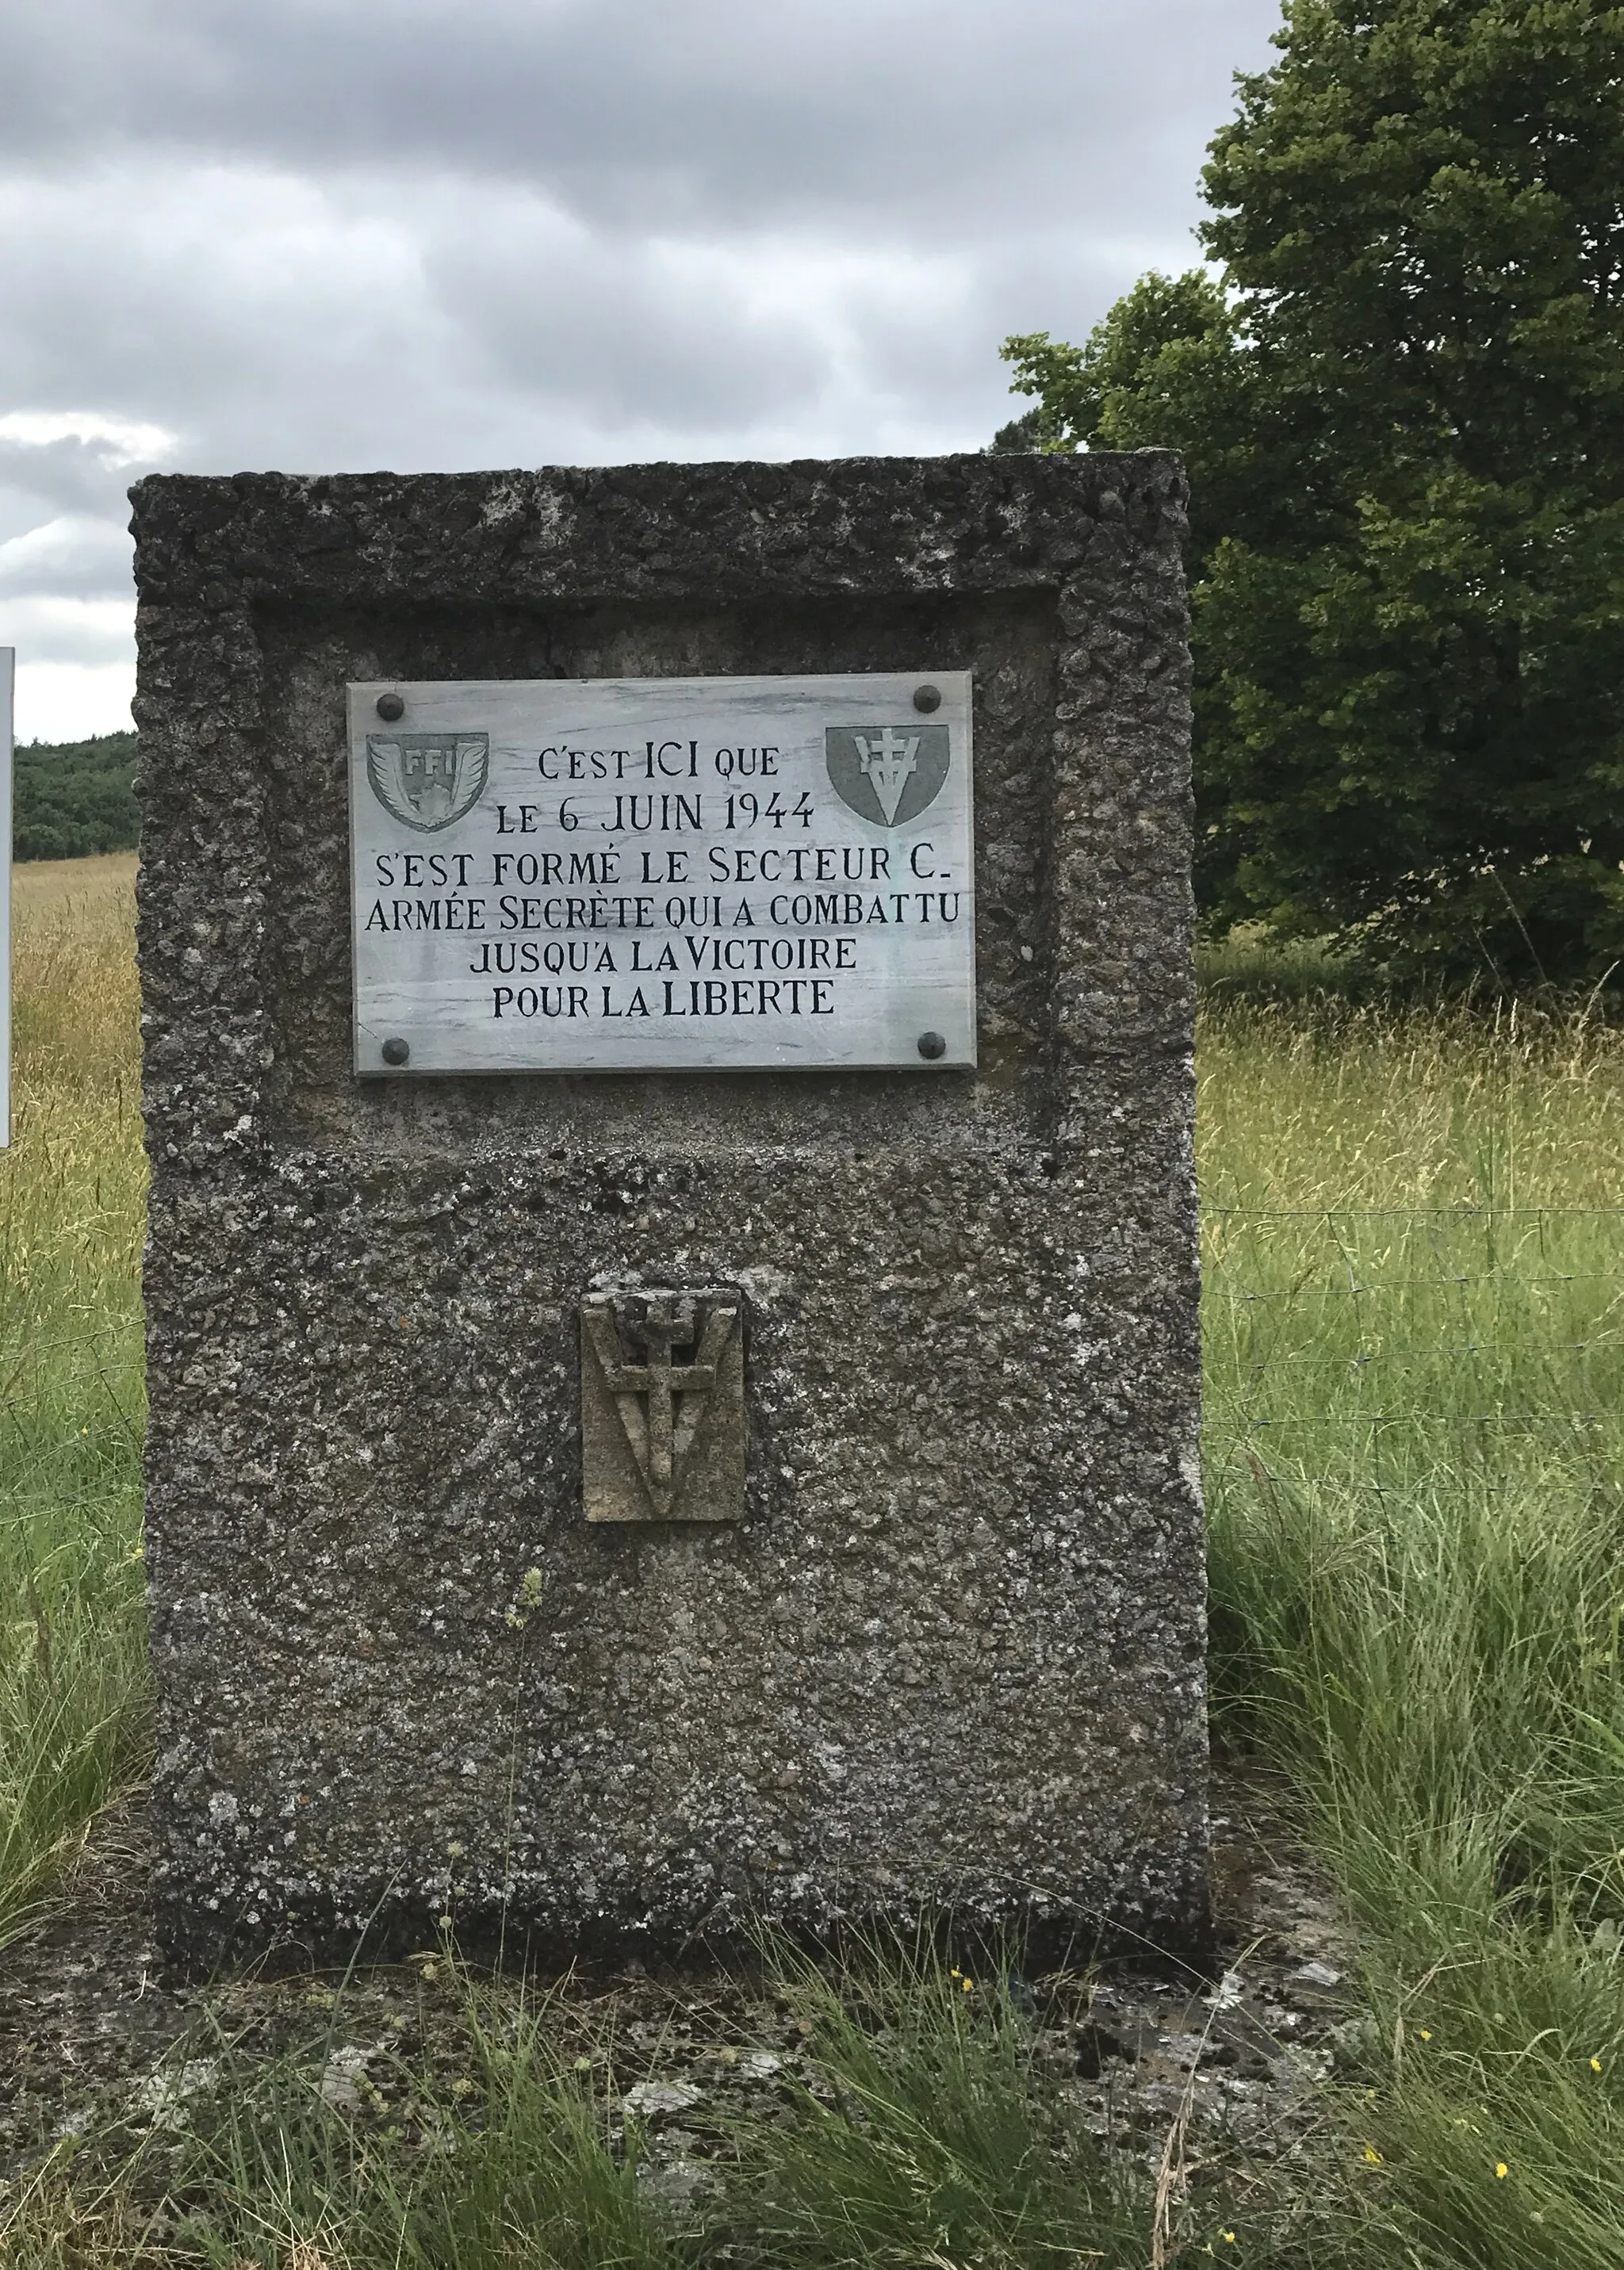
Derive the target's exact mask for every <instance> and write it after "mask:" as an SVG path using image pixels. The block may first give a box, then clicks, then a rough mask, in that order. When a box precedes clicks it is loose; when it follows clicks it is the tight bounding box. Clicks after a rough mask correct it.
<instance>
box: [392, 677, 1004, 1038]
mask: <svg viewBox="0 0 1624 2270" xmlns="http://www.w3.org/2000/svg"><path fill="white" fill-rule="evenodd" d="M349 730H350V815H351V828H350V839H351V857H352V869H351V908H352V928H353V938H354V971H355V1068H356V1071H357V1072H359V1073H362V1074H367V1075H377V1076H379V1077H383V1078H397V1079H398V1078H403V1077H404V1078H410V1077H412V1075H413V1074H416V1073H419V1072H656V1071H682V1070H685V1069H698V1068H701V1067H704V1068H710V1067H729V1066H734V1067H745V1066H772V1067H774V1068H775V1069H776V1068H791V1067H794V1066H797V1065H805V1066H811V1067H819V1066H831V1065H843V1066H849V1067H853V1068H857V1067H864V1066H867V1067H876V1068H878V1067H886V1066H891V1067H896V1068H899V1069H900V1068H904V1067H906V1068H907V1069H908V1070H911V1071H916V1072H922V1073H930V1072H939V1071H942V1070H955V1069H961V1068H965V1067H969V1066H973V1065H974V1064H975V900H974V873H973V849H974V845H973V832H972V811H973V806H972V801H971V774H970V754H971V753H970V677H969V673H968V671H933V672H931V673H930V674H929V675H928V676H925V675H923V674H919V675H906V674H901V673H886V674H864V675H856V674H843V675H838V676H834V675H831V676H828V677H816V678H690V679H682V678H666V679H538V680H513V679H508V680H491V681H480V680H465V681H459V682H456V683H449V684H439V685H408V684H398V683H395V684H383V683H379V684H374V685H355V686H351V687H350V688H349Z"/></svg>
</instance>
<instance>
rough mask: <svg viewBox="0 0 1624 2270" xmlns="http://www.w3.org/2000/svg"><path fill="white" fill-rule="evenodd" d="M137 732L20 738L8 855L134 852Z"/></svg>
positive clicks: (138, 820) (72, 856) (69, 856)
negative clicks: (61, 739) (62, 738)
mask: <svg viewBox="0 0 1624 2270" xmlns="http://www.w3.org/2000/svg"><path fill="white" fill-rule="evenodd" d="M135 776H136V737H135V735H134V734H133V733H101V734H99V735H97V737H96V738H94V739H93V740H89V741H64V742H60V743H53V742H49V741H33V742H25V743H23V744H22V745H21V746H19V749H18V751H17V754H16V761H15V766H14V771H13V778H12V783H11V787H12V803H11V856H12V857H13V858H16V859H84V858H87V857H90V856H91V855H92V854H93V853H95V852H99V851H133V850H134V849H135V848H136V842H137V837H138V836H139V835H140V832H141V815H140V812H139V811H138V810H137V805H136V797H135Z"/></svg>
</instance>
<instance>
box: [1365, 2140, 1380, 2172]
mask: <svg viewBox="0 0 1624 2270" xmlns="http://www.w3.org/2000/svg"><path fill="white" fill-rule="evenodd" d="M1365 2157H1366V2159H1367V2160H1368V2162H1370V2165H1371V2166H1372V2167H1373V2168H1379V2167H1380V2166H1381V2164H1382V2155H1381V2154H1380V2153H1379V2152H1378V2151H1377V2150H1376V2146H1375V2145H1374V2144H1367V2145H1366V2146H1365Z"/></svg>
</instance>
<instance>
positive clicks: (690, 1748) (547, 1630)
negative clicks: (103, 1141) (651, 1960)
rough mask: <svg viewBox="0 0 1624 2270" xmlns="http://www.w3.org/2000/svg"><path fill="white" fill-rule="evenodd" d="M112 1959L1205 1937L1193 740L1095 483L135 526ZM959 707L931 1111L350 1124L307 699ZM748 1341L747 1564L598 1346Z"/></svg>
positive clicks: (715, 493)
mask: <svg viewBox="0 0 1624 2270" xmlns="http://www.w3.org/2000/svg"><path fill="white" fill-rule="evenodd" d="M133 494H134V499H135V503H136V518H135V529H136V534H137V575H138V581H139V587H140V595H141V607H140V619H139V635H140V649H141V665H140V668H141V675H140V692H139V695H138V699H137V722H138V724H139V726H140V730H141V747H142V774H141V777H142V793H143V796H144V799H145V802H144V839H143V860H142V875H141V884H140V909H141V961H142V979H143V986H144V992H145V1012H146V1050H147V1055H146V1110H147V1129H148V1144H149V1149H150V1153H151V1157H152V1235H151V1242H150V1246H149V1250H148V1259H147V1302H148V1316H149V1324H150V1341H149V1346H150V1363H151V1393H152V1419H151V1427H150V1431H149V1435H148V1450H147V1461H148V1465H147V1472H148V1532H147V1534H148V1567H149V1569H150V1572H151V1584H152V1632H153V1651H154V1658H155V1662H156V1665H157V1672H158V1680H159V1712H160V1727H159V1734H160V1759H159V1775H158V1783H157V1793H156V1817H157V1822H158V1831H159V1842H160V1853H161V1858H160V1862H159V1876H158V1917H159V1930H160V1932H161V1933H162V1934H163V1936H164V1938H165V1940H167V1944H168V1945H169V1947H171V1948H172V1949H174V1950H175V1951H176V1952H179V1953H182V1954H187V1955H189V1956H191V1957H192V1958H193V1959H196V1960H198V1961H208V1960H211V1959H213V1958H214V1957H215V1956H216V1955H219V1953H221V1952H223V1951H225V1950H226V1949H227V1948H229V1947H232V1946H233V1945H235V1944H261V1945H263V1944H264V1943H266V1942H267V1941H271V1940H276V1939H278V1937H283V1936H291V1937H296V1938H303V1939H306V1940H315V1941H322V1942H330V1941H331V1940H334V1939H342V1938H344V1937H345V1935H346V1934H352V1933H353V1932H355V1931H356V1930H357V1929H358V1928H359V1927H360V1926H361V1925H363V1924H366V1923H367V1922H368V1921H370V1923H371V1925H372V1929H373V1932H374V1937H375V1938H376V1940H378V1942H379V1943H380V1944H383V1943H388V1942H390V1941H394V1942H399V1941H400V1940H406V1941H407V1942H408V1943H412V1944H415V1943H417V1941H418V1940H419V1937H420V1935H421V1932H422V1931H423V1929H424V1927H425V1925H426V1923H429V1922H432V1918H434V1916H436V1915H437V1914H440V1913H442V1912H449V1911H451V1910H453V1909H454V1910H455V1911H456V1915H457V1917H458V1918H459V1920H460V1922H461V1923H462V1925H463V1927H464V1928H469V1927H471V1926H473V1925H478V1923H479V1922H480V1921H481V1920H483V1921H485V1922H486V1923H491V1924H494V1923H495V1922H496V1921H497V1920H498V1919H499V1918H504V1917H505V1918H506V1919H507V1922H508V1927H509V1929H510V1930H516V1929H520V1928H523V1929H524V1930H526V1931H529V1932H532V1933H534V1934H536V1935H537V1936H538V1939H539V1940H543V1941H553V1942H557V1943H558V1944H560V1945H563V1946H573V1945H580V1944H591V1943H602V1944H615V1943H619V1944H625V1943H627V1942H630V1943H632V1944H637V1943H639V1942H640V1941H642V1940H647V1941H648V1942H649V1944H651V1945H659V1946H663V1947H672V1946H676V1945H679V1944H680V1943H682V1941H683V1940H685V1939H686V1937H687V1936H688V1935H690V1934H693V1933H695V1932H710V1933H723V1932H727V1931H729V1930H730V1929H732V1928H734V1927H737V1926H739V1925H744V1924H745V1923H747V1921H748V1919H749V1918H750V1917H751V1916H753V1915H757V1914H765V1915H768V1916H772V1917H776V1918H782V1919H785V1920H788V1921H790V1922H793V1923H795V1924H797V1925H805V1926H806V1927H808V1928H811V1929H820V1928H825V1927H827V1926H830V1925H834V1924H836V1923H838V1922H839V1921H840V1920H841V1919H842V1918H859V1917H864V1916H874V1915H881V1914H883V1915H886V1916H888V1917H892V1918H904V1917H907V1916H909V1915H913V1914H916V1913H919V1912H921V1911H923V1910H931V1909H936V1908H939V1907H942V1906H948V1907H952V1908H953V1909H954V1910H957V1911H958V1912H959V1913H960V1916H961V1917H963V1918H966V1919H968V1920H969V1921H970V1922H972V1923H974V1922H981V1923H984V1924H987V1925H1010V1924H1032V1923H1035V1924H1036V1925H1039V1926H1040V1927H1042V1929H1044V1930H1046V1931H1047V1932H1049V1934H1050V1935H1051V1936H1052V1935H1055V1934H1058V1935H1059V1936H1061V1937H1062V1938H1064V1937H1066V1936H1068V1935H1074V1934H1076V1933H1079V1932H1081V1933H1084V1934H1092V1933H1094V1932H1095V1931H1097V1930H1101V1929H1105V1930H1108V1931H1109V1932H1114V1933H1116V1934H1117V1935H1118V1936H1126V1937H1129V1938H1138V1937H1142V1938H1146V1939H1150V1940H1175V1941H1185V1942H1188V1941H1190V1940H1191V1939H1198V1938H1199V1937H1200V1936H1201V1934H1202V1932H1203V1930H1204V1928H1205V1917H1206V1892H1205V1875H1204V1852H1205V1776H1206V1746H1205V1717H1204V1693H1203V1672H1202V1648H1203V1636H1204V1635H1203V1575H1202V1571H1203V1562H1202V1532H1201V1512H1200V1504H1199V1498H1198V1483H1197V1474H1196V1465H1195V1452H1196V1423H1197V1402H1198V1346H1197V1321H1196V1217H1195V1191H1194V1178H1193V1167H1192V1157H1191V1116H1192V1072H1191V1054H1190V1051H1191V1025H1192V1012H1193V983H1192V978H1191V971H1190V883H1189V864H1190V842H1189V805H1188V795H1189V777H1188V765H1189V751H1188V732H1189V682H1188V664H1187V653H1186V643H1185V601H1184V590H1183V574H1182V566H1181V557H1180V541H1181V536H1182V532H1183V496H1184V488H1183V476H1182V473H1181V471H1180V469H1179V466H1178V463H1177V460H1176V459H1175V458H1174V457H1171V456H1168V455H1166V454H1163V453H1159V452H1146V453H1143V454H1139V455H1136V456H1082V457H1076V458H1043V457H1024V456H987V457H980V456H976V457H961V458H938V459H931V460H921V461H915V460H910V459H871V460H851V461H848V462H842V463H834V464H789V465H727V464H714V465H703V466H648V467H637V468H632V469H623V470H614V471H546V472H540V473H497V474H481V475H465V476H445V477H441V476H434V477H419V478H395V477H393V476H388V475H376V476H367V477H357V478H333V479H294V478H284V477H282V476H278V475H270V474H267V475H244V476H240V477H238V478H234V479H205V478H189V477H180V476H163V477H159V478H152V479H149V480H146V481H144V482H142V483H141V484H140V485H139V486H138V487H137V489H136V490H135V491H134V493H133ZM903 669H907V670H919V671H922V672H923V671H930V670H932V669H937V670H952V669H969V670H972V671H974V672H975V688H976V691H975V734H976V783H975V785H976V841H977V849H976V862H977V878H976V879H977V891H978V901H979V905H978V932H977V941H976V952H977V968H978V987H979V1017H980V1029H981V1042H982V1050H981V1058H982V1060H981V1067H980V1070H979V1071H978V1072H962V1073H960V1072H953V1073H947V1074H943V1073H940V1072H937V1073H934V1074H933V1075H931V1076H928V1077H924V1078H921V1077H920V1076H918V1075H916V1074H911V1073H862V1074H849V1073H848V1074H840V1075H824V1074H817V1073H807V1072H797V1073H795V1074H792V1075H777V1074H773V1073H766V1072H763V1073H749V1074H744V1073H733V1074H709V1075H703V1074H684V1075H681V1076H666V1077H656V1076H647V1077H641V1076H624V1075H623V1076H614V1077H608V1076H602V1075H600V1076H596V1077H594V1076H577V1077H552V1078H536V1077H530V1078H515V1079H440V1080H436V1081H434V1082H432V1083H431V1082H428V1081H424V1082H422V1083H420V1084H419V1083H413V1082H412V1081H411V1080H410V1079H400V1080H399V1081H397V1082H396V1083H392V1084H390V1085H389V1086H387V1087H381V1086H380V1085H378V1084H376V1083H362V1082H358V1081H357V1080H356V1079H354V1078H353V1076H352V1072H351V1069H350V1031H349V991H350V971H349V959H350V946H349V916H348V904H347V886H346V843H347V836H346V813H345V684H346V682H347V681H350V680H356V679H360V680H374V679H384V678H398V679H404V680H421V679H449V678H456V677H486V678H498V677H504V676H510V677H523V678H538V677H548V676H560V677H593V676H598V675H624V676H659V675H664V674H686V675H690V676H692V675H700V674H708V673H723V674H725V673H730V672H744V671H756V672H775V671H785V672H790V671H797V672H799V671H826V670H827V671H837V670H838V671H851V670H903ZM639 1285H642V1286H648V1287H676V1288H681V1287H685V1286H691V1287H707V1286H718V1285H722V1286H738V1287H741V1288H742V1289H743V1292H744V1294H745V1301H746V1303H747V1313H746V1316H745V1319H744V1324H745V1334H744V1341H745V1347H746V1349H747V1369H746V1377H745V1402H746V1426H747V1430H748V1457H747V1477H746V1484H745V1508H744V1514H743V1517H742V1518H741V1519H740V1520H739V1521H738V1522H736V1523H725V1524H676V1523H671V1524H665V1523H660V1522H656V1523H639V1524H588V1523H587V1521H586V1520H585V1519H584V1517H583V1514H582V1478H581V1445H580V1426H579V1404H578V1395H579V1356H578V1339H577V1335H578V1317H579V1310H580V1303H581V1302H582V1298H583V1296H585V1295H586V1294H588V1293H590V1292H592V1291H595V1290H596V1291H602V1290H617V1289H619V1290H626V1289H629V1288H635V1287H638V1286H639Z"/></svg>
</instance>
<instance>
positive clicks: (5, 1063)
mask: <svg viewBox="0 0 1624 2270" xmlns="http://www.w3.org/2000/svg"><path fill="white" fill-rule="evenodd" d="M16 684H17V649H15V648H14V647H9V646H0V829H3V831H4V834H3V836H0V840H3V841H4V844H5V872H4V878H3V879H0V1151H9V1150H10V1149H11V762H12V756H13V752H14V748H15V740H14V718H13V714H12V705H13V701H14V696H15V689H16Z"/></svg>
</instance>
